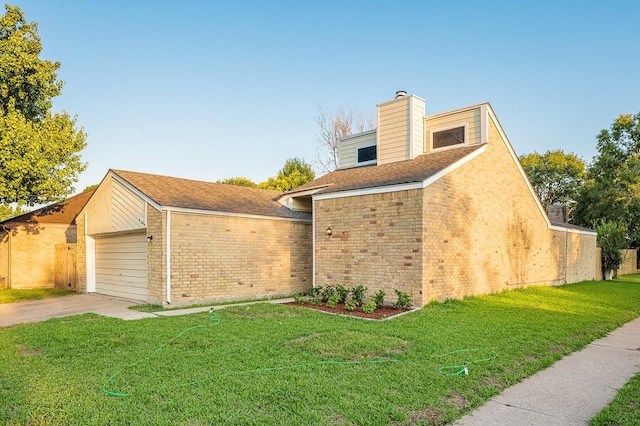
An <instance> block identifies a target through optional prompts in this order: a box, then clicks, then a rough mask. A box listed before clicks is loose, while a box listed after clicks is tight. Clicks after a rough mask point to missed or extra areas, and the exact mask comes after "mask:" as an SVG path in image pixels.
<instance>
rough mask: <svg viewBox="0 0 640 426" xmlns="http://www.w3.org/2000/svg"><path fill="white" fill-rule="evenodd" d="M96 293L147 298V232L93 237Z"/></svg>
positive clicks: (129, 297)
mask: <svg viewBox="0 0 640 426" xmlns="http://www.w3.org/2000/svg"><path fill="white" fill-rule="evenodd" d="M95 241H96V246H95V247H96V258H95V259H96V293H100V294H106V295H109V296H116V297H122V298H125V299H132V300H139V301H142V302H146V301H147V244H148V243H147V235H146V233H135V234H123V235H116V236H109V237H99V238H96V240H95Z"/></svg>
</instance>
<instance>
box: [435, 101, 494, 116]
mask: <svg viewBox="0 0 640 426" xmlns="http://www.w3.org/2000/svg"><path fill="white" fill-rule="evenodd" d="M483 105H484V106H490V104H489V102H482V103H479V104H475V105H469V106H466V107H462V108H457V109H451V110H449V111H443V112H438V113H435V114H431V115H425V117H424V118H425V119H427V120H429V119H433V118H438V117H446V116H447V115H451V114H457V113H460V112H465V111H470V110H472V109H477V108H480V107H482V106H483Z"/></svg>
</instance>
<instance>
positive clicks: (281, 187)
mask: <svg viewBox="0 0 640 426" xmlns="http://www.w3.org/2000/svg"><path fill="white" fill-rule="evenodd" d="M315 177H316V174H315V172H314V171H313V168H312V167H311V165H310V164H309V163H307V162H306V161H304V160H303V159H302V158H289V159H287V161H286V162H285V164H284V167H283V168H282V170H280V171H279V172H278V175H277V176H276V177H270V178H269V179H267V181H266V182H262V183H261V184H260V185H258V187H259V188H262V189H275V190H277V191H281V192H284V191H290V190H292V189H294V188H297V187H299V186H301V185H304V184H305V183H307V182H311V181H312V180H313V179H314V178H315Z"/></svg>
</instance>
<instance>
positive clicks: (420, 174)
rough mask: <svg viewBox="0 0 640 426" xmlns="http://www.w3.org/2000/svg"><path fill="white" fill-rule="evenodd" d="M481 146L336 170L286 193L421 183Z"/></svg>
mask: <svg viewBox="0 0 640 426" xmlns="http://www.w3.org/2000/svg"><path fill="white" fill-rule="evenodd" d="M482 146H485V145H476V146H468V147H463V148H456V149H450V150H446V151H440V152H434V153H430V154H423V155H420V156H418V157H416V158H415V159H413V160H407V161H399V162H396V163H388V164H382V165H374V166H364V167H354V168H351V169H343V170H336V171H335V172H331V173H328V174H326V175H324V176H322V177H319V178H318V179H316V180H314V181H311V182H309V183H307V184H305V185H302V186H300V187H298V188H296V189H294V190H292V191H290V192H288V193H287V194H290V195H294V194H295V193H296V192H301V191H305V190H310V189H312V188H317V187H321V186H325V187H324V188H322V189H319V190H318V191H317V192H316V194H328V193H333V192H340V191H350V190H356V189H365V188H374V187H380V186H389V185H399V184H403V183H413V182H422V181H424V180H425V179H428V178H429V177H431V176H433V175H435V174H436V173H438V172H440V171H442V170H444V169H446V168H447V167H449V166H451V165H452V164H454V163H456V162H457V161H459V160H461V159H463V158H464V157H466V156H467V155H469V154H471V153H473V152H474V151H476V150H478V149H480V148H481V147H482Z"/></svg>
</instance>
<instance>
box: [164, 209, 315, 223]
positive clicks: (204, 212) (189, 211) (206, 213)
mask: <svg viewBox="0 0 640 426" xmlns="http://www.w3.org/2000/svg"><path fill="white" fill-rule="evenodd" d="M161 211H163V212H169V211H170V212H174V213H184V214H197V215H204V216H220V217H233V218H239V219H259V220H271V221H278V222H302V223H311V219H296V218H288V217H278V216H260V215H257V214H244V213H227V212H217V211H212V210H201V209H187V208H183V207H170V206H162V210H161Z"/></svg>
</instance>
